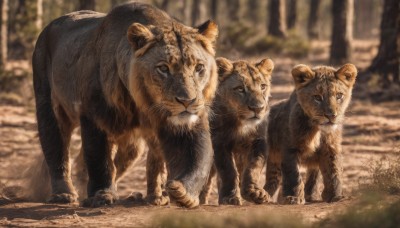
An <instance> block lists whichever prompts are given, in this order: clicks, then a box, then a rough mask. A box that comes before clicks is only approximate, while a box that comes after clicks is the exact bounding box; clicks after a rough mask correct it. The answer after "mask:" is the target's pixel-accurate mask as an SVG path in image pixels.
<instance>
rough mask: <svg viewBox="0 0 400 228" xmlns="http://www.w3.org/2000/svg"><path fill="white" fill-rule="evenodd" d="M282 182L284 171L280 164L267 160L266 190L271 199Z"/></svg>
mask: <svg viewBox="0 0 400 228" xmlns="http://www.w3.org/2000/svg"><path fill="white" fill-rule="evenodd" d="M281 182H282V171H281V164H280V162H276V161H271V159H269V158H268V160H267V172H266V182H265V186H264V189H265V190H266V191H267V192H268V194H269V195H270V197H274V196H275V194H276V192H277V190H278V189H279V187H280V185H281Z"/></svg>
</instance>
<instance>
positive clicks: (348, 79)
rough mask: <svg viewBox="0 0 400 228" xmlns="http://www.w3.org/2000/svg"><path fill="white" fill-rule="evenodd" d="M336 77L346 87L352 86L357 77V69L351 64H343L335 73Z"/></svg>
mask: <svg viewBox="0 0 400 228" xmlns="http://www.w3.org/2000/svg"><path fill="white" fill-rule="evenodd" d="M335 75H336V77H337V78H338V79H339V80H341V81H343V82H344V83H346V85H348V86H353V85H354V82H355V81H356V77H357V68H356V66H354V65H353V64H351V63H347V64H344V65H343V66H342V67H340V68H339V70H337V71H336V73H335Z"/></svg>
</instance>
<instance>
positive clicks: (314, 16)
mask: <svg viewBox="0 0 400 228" xmlns="http://www.w3.org/2000/svg"><path fill="white" fill-rule="evenodd" d="M320 5H321V0H311V1H310V14H309V16H308V23H307V33H308V38H309V39H310V40H314V39H319V38H320V31H319V16H320V15H319V14H320Z"/></svg>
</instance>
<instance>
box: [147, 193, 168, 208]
mask: <svg viewBox="0 0 400 228" xmlns="http://www.w3.org/2000/svg"><path fill="white" fill-rule="evenodd" d="M146 201H147V203H148V204H151V205H155V206H165V205H168V204H169V197H168V194H166V193H165V194H164V192H163V194H162V195H161V196H157V195H154V194H150V195H147V197H146Z"/></svg>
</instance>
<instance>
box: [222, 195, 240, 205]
mask: <svg viewBox="0 0 400 228" xmlns="http://www.w3.org/2000/svg"><path fill="white" fill-rule="evenodd" d="M219 204H225V205H239V206H240V205H242V199H241V197H240V196H226V197H223V198H222V199H221V200H220V201H219Z"/></svg>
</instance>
